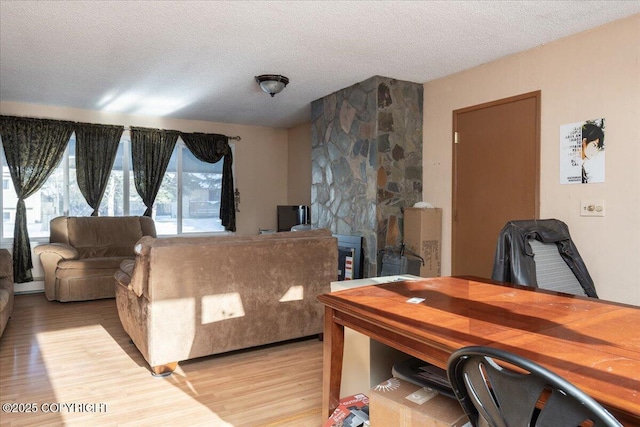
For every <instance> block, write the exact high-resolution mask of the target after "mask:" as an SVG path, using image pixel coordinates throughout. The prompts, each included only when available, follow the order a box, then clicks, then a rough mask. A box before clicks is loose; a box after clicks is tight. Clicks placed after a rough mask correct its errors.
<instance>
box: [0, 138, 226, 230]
mask: <svg viewBox="0 0 640 427" xmlns="http://www.w3.org/2000/svg"><path fill="white" fill-rule="evenodd" d="M75 144H76V140H75V134H74V135H72V136H71V139H70V141H69V144H68V146H67V149H66V151H65V154H64V156H63V158H62V161H61V162H60V165H59V166H58V167H57V168H56V170H55V171H54V172H53V173H52V174H51V176H50V177H49V178H48V179H47V182H46V183H45V184H44V185H43V186H42V188H40V190H38V192H36V193H35V194H33V195H32V196H31V197H29V198H27V199H26V200H25V205H26V207H27V227H28V229H29V237H30V238H33V239H37V238H48V237H49V221H50V220H51V219H52V218H55V217H57V216H61V215H71V216H89V215H91V208H90V207H89V205H88V204H87V202H86V201H85V200H84V197H83V196H82V193H81V192H80V189H79V188H78V183H77V180H76V161H75V146H76V145H75ZM230 145H231V149H232V150H233V149H234V146H233V144H230ZM222 165H223V161H222V160H221V161H219V162H218V163H215V164H210V163H206V162H202V161H200V160H198V159H196V158H195V156H194V155H193V154H192V153H191V152H190V151H189V149H188V148H187V147H186V146H185V145H184V142H182V139H180V138H179V139H178V142H177V144H176V147H175V149H174V151H173V154H172V156H171V160H170V162H169V166H168V168H167V172H166V173H165V176H164V179H163V181H162V185H161V187H160V191H159V192H158V195H157V197H156V200H155V204H154V206H153V216H154V220H155V223H156V230H157V232H158V235H176V234H185V233H211V232H222V231H224V227H223V226H222V224H221V223H220V218H219V216H220V215H219V214H220V195H221V189H222ZM2 174H3V183H6V184H3V190H2V213H3V220H2V238H3V239H12V238H13V228H14V225H15V210H16V204H17V201H18V198H17V196H16V193H15V191H14V189H13V185H8V182H9V180H10V179H11V177H10V174H9V168H8V166H7V162H6V159H5V157H4V151H3V152H2ZM179 200H181V203H178V201H179ZM145 209H146V207H145V206H144V203H142V199H141V198H140V196H139V195H138V192H137V191H136V189H135V183H134V179H133V170H132V169H131V142H130V139H129V132H128V131H125V132H124V134H123V136H122V139H121V141H120V146H119V147H118V152H117V154H116V159H115V162H114V166H113V169H112V171H111V176H110V177H109V183H108V185H107V188H106V190H105V194H104V196H103V198H102V202H101V204H100V208H99V212H100V216H122V215H142V214H143V213H144V211H145Z"/></svg>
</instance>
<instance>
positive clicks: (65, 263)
mask: <svg viewBox="0 0 640 427" xmlns="http://www.w3.org/2000/svg"><path fill="white" fill-rule="evenodd" d="M155 235H156V228H155V224H154V222H153V220H152V219H151V218H148V217H144V216H142V217H138V216H130V217H58V218H54V219H52V220H51V222H50V237H49V242H50V243H49V244H45V245H40V246H36V247H35V249H34V251H35V253H36V254H38V255H40V261H41V262H42V266H43V267H44V289H45V293H46V295H47V299H49V300H50V301H52V300H58V301H83V300H92V299H100V298H113V297H114V296H115V290H114V280H113V275H114V273H115V272H116V271H117V270H118V268H119V267H120V263H121V262H122V261H123V260H125V259H133V258H134V257H135V253H134V251H133V247H134V246H135V244H136V242H137V241H138V240H140V238H142V237H143V236H154V237H155Z"/></svg>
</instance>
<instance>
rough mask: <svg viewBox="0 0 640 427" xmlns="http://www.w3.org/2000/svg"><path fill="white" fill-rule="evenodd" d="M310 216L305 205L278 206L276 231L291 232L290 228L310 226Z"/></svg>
mask: <svg viewBox="0 0 640 427" xmlns="http://www.w3.org/2000/svg"><path fill="white" fill-rule="evenodd" d="M310 223H311V215H310V211H309V206H306V205H279V206H278V231H291V227H293V226H294V225H300V224H310Z"/></svg>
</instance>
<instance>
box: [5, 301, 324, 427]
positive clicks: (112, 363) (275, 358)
mask: <svg viewBox="0 0 640 427" xmlns="http://www.w3.org/2000/svg"><path fill="white" fill-rule="evenodd" d="M321 389H322V343H321V342H320V341H319V340H318V339H317V338H311V339H308V340H302V341H296V342H288V343H285V344H279V345H272V346H266V347H261V348H258V349H254V350H250V351H240V352H234V353H229V354H226V355H221V356H211V357H206V358H201V359H197V360H193V361H187V362H183V363H180V365H179V367H178V369H177V370H176V372H175V373H174V374H173V375H172V376H170V377H167V378H155V377H152V376H151V374H150V373H149V369H148V366H147V364H146V362H145V361H144V359H143V358H142V356H141V355H140V353H139V352H138V350H137V349H136V347H135V346H134V345H133V344H131V343H130V342H129V337H128V336H127V335H126V334H125V332H124V330H123V329H122V326H121V324H120V320H119V319H118V314H117V312H116V306H115V300H113V299H110V300H99V301H89V302H75V303H58V302H49V301H47V300H46V298H45V296H44V294H32V295H18V296H16V299H15V308H14V310H13V315H12V318H11V320H9V324H8V326H7V329H6V330H5V332H4V334H3V335H2V338H1V339H0V402H1V403H2V404H3V405H4V404H7V403H9V404H11V403H23V404H35V408H36V409H37V412H36V413H7V412H5V411H4V410H2V411H1V412H0V426H3V427H4V426H62V425H64V426H88V425H91V426H199V425H207V426H234V427H240V426H311V427H314V426H321V425H322V417H321V400H322V390H321ZM63 404H76V406H75V409H74V408H73V407H71V406H67V407H65V406H63ZM81 406H83V407H81ZM32 407H33V406H32ZM3 409H5V408H4V406H3ZM81 409H85V410H92V409H93V410H95V411H96V412H80V410H81ZM47 410H49V411H50V412H45V411H47Z"/></svg>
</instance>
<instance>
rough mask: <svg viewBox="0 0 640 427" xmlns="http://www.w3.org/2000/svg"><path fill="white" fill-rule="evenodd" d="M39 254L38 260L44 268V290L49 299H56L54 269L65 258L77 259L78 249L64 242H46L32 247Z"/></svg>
mask: <svg viewBox="0 0 640 427" xmlns="http://www.w3.org/2000/svg"><path fill="white" fill-rule="evenodd" d="M33 252H35V253H36V255H40V262H41V263H42V268H43V269H44V291H45V294H46V296H47V299H48V300H49V301H52V300H54V299H56V290H55V286H56V269H57V268H58V263H59V262H60V261H64V260H67V259H78V251H77V250H76V248H74V247H73V246H70V245H67V244H66V243H48V244H45V245H39V246H36V247H35V248H34V249H33Z"/></svg>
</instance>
